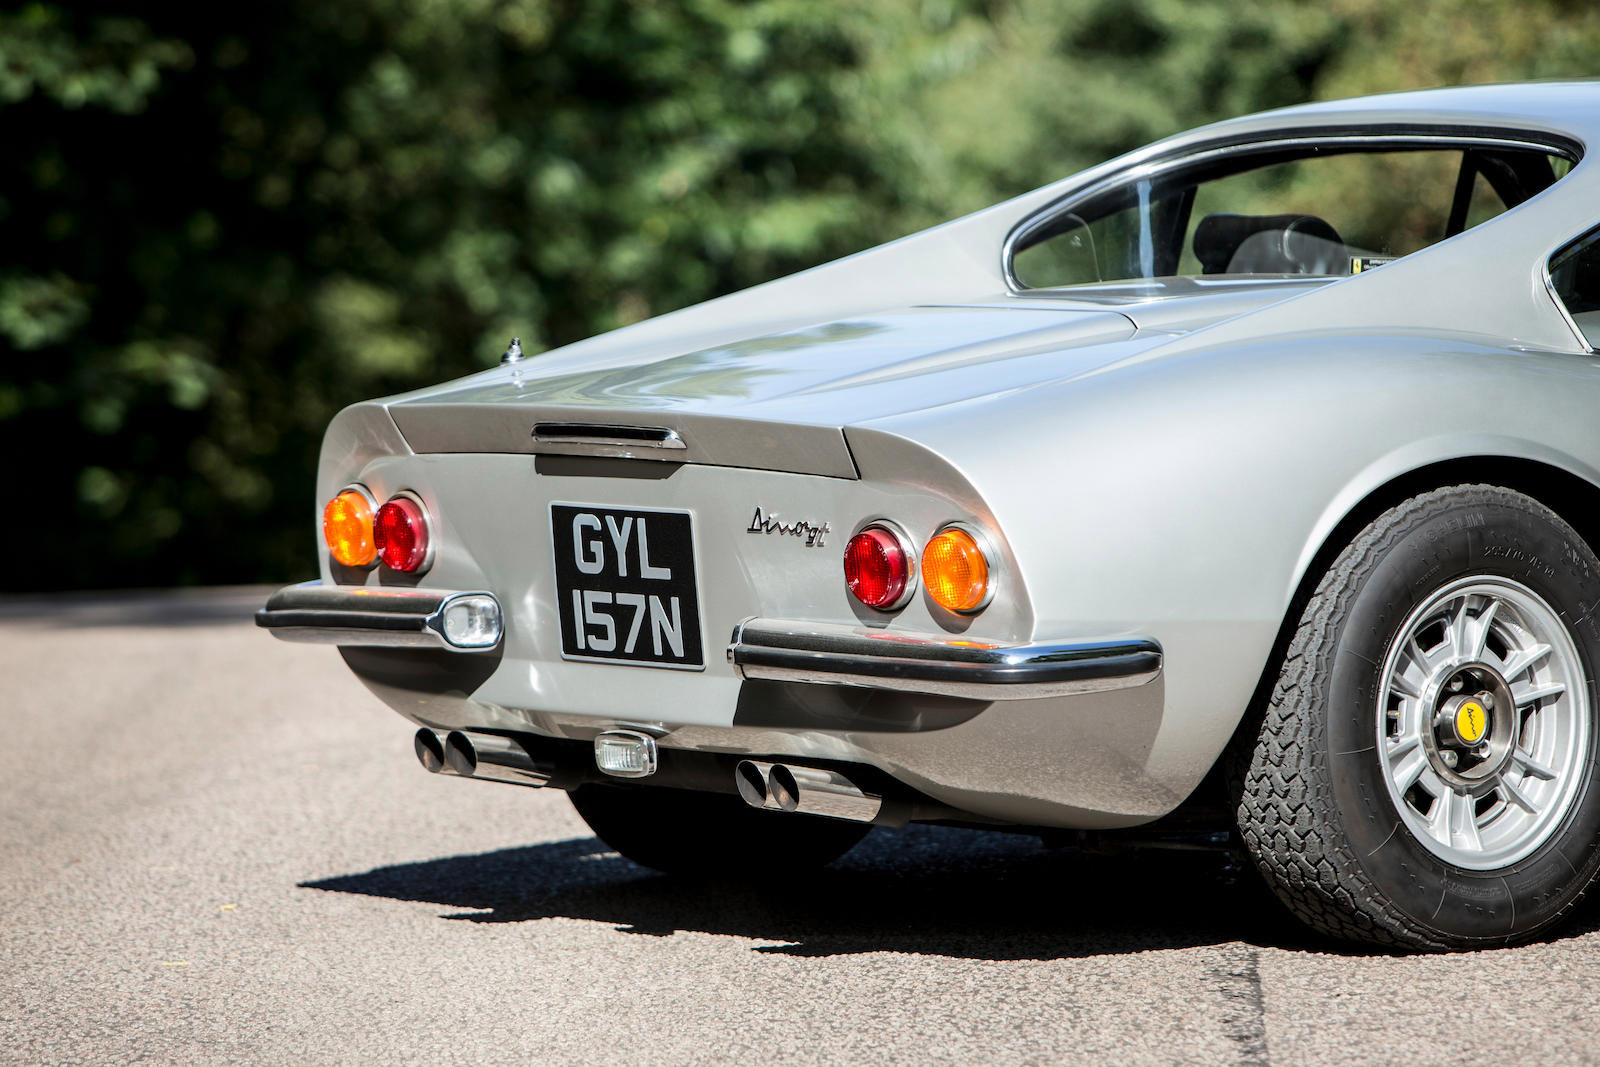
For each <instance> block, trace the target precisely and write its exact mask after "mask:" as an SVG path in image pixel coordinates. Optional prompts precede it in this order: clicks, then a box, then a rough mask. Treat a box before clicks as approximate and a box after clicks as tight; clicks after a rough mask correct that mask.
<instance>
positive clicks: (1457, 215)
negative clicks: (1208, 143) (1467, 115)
mask: <svg viewBox="0 0 1600 1067" xmlns="http://www.w3.org/2000/svg"><path fill="white" fill-rule="evenodd" d="M1566 169H1567V165H1566V161H1565V160H1563V159H1561V158H1560V157H1558V156H1556V155H1555V154H1553V153H1552V152H1546V151H1541V150H1538V149H1533V148H1521V147H1505V146H1499V145H1489V146H1480V145H1478V144H1472V143H1463V144H1462V145H1461V146H1459V147H1456V146H1450V145H1438V146H1436V145H1431V144H1430V145H1417V146H1412V147H1405V146H1398V147H1397V146H1391V145H1387V144H1384V145H1368V144H1362V143H1360V142H1354V141H1352V142H1340V141H1330V142H1329V143H1327V144H1320V145H1314V146H1309V147H1308V146H1305V145H1303V144H1295V145H1292V146H1289V147H1281V148H1274V147H1268V148H1263V149H1260V150H1254V151H1244V150H1241V151H1239V152H1238V153H1236V154H1226V155H1223V156H1222V157H1220V158H1215V157H1214V158H1209V159H1208V158H1202V159H1200V160H1198V161H1196V162H1194V163H1192V164H1183V165H1178V166H1175V167H1173V168H1172V169H1170V170H1166V171H1163V172H1160V173H1157V174H1156V175H1154V176H1152V177H1144V178H1140V179H1138V180H1135V181H1132V182H1130V183H1129V184H1127V185H1121V186H1114V187H1112V188H1110V189H1108V190H1106V191H1104V192H1100V193H1097V194H1095V195H1093V196H1090V197H1087V198H1085V199H1083V200H1081V201H1078V202H1077V203H1075V204H1072V205H1070V206H1068V207H1066V209H1065V210H1064V211H1063V212H1062V213H1061V214H1059V215H1056V216H1055V217H1053V218H1050V219H1047V220H1045V221H1044V222H1043V223H1041V224H1037V225H1034V226H1032V227H1031V228H1030V229H1028V230H1026V231H1025V232H1024V233H1023V234H1022V235H1021V237H1019V238H1018V240H1017V241H1016V243H1015V245H1014V247H1013V248H1012V258H1011V269H1012V274H1013V277H1014V278H1015V279H1016V281H1017V283H1018V284H1019V285H1020V286H1021V287H1022V288H1025V289H1053V288H1062V287H1070V286H1074V285H1093V284H1103V283H1128V282H1149V281H1157V280H1160V279H1165V278H1174V277H1185V276H1189V277H1194V276H1204V275H1217V276H1221V277H1222V278H1224V279H1228V278H1231V279H1248V278H1251V277H1267V278H1271V277H1284V276H1294V275H1304V276H1311V277H1323V278H1330V277H1340V276H1344V275H1350V274H1356V273H1360V272H1362V271H1365V270H1369V269H1371V268H1372V267H1375V266H1380V265H1382V264H1384V263H1387V262H1389V261H1390V260H1392V259H1396V258H1398V257H1400V256H1405V255H1409V254H1411V253H1412V252H1416V251H1418V250H1420V249H1423V248H1427V247H1428V246H1429V245H1432V244H1435V243H1437V242H1439V241H1443V240H1445V239H1447V238H1450V237H1454V236H1455V235H1456V234H1459V233H1461V232H1462V231H1463V230H1466V229H1470V228H1471V227H1473V226H1475V225H1478V224H1479V223H1481V222H1485V221H1487V220H1489V219H1491V218H1494V217H1495V216H1496V215H1499V214H1501V213H1502V212H1504V211H1507V210H1509V209H1510V208H1513V207H1516V206H1517V205H1518V204H1520V203H1522V202H1523V201H1524V200H1526V199H1528V198H1529V197H1530V196H1533V195H1535V194H1537V193H1538V192H1540V191H1542V190H1543V189H1545V188H1548V187H1549V186H1550V185H1551V184H1552V183H1553V182H1555V181H1556V180H1557V179H1558V178H1560V177H1561V175H1562V174H1564V173H1565V172H1566Z"/></svg>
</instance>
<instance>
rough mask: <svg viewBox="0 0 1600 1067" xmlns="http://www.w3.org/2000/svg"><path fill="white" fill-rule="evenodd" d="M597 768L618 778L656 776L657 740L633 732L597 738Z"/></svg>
mask: <svg viewBox="0 0 1600 1067" xmlns="http://www.w3.org/2000/svg"><path fill="white" fill-rule="evenodd" d="M594 765H595V766H596V767H599V768H600V769H601V770H602V771H604V772H605V773H607V774H609V775H612V776H614V777H617V778H646V777H648V776H650V775H652V774H654V773H656V739H655V738H653V737H651V736H650V735H649V734H641V733H635V732H634V731H632V730H608V731H606V732H605V733H603V734H600V735H599V736H597V737H596V738H595V739H594Z"/></svg>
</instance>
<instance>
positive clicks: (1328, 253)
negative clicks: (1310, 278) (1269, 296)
mask: <svg viewBox="0 0 1600 1067" xmlns="http://www.w3.org/2000/svg"><path fill="white" fill-rule="evenodd" d="M1258 234H1260V235H1262V236H1260V237H1257V235H1258ZM1252 238H1255V239H1254V240H1252ZM1246 242H1248V244H1249V247H1248V248H1245V245H1246ZM1241 249H1244V250H1245V252H1246V253H1247V255H1246V256H1245V257H1242V258H1244V259H1247V260H1248V262H1241V263H1235V262H1234V260H1235V257H1238V256H1239V253H1240V250H1241ZM1343 253H1344V245H1343V243H1342V242H1341V241H1340V240H1339V232H1338V231H1337V230H1335V229H1334V228H1333V227H1332V226H1330V225H1328V224H1327V223H1326V222H1324V221H1323V220H1322V219H1319V218H1317V217H1316V216H1315V215H1226V214H1217V215H1207V216H1206V217H1205V218H1203V219H1201V220H1200V224H1199V225H1198V226H1196V227H1195V228H1194V255H1195V258H1196V259H1198V260H1199V261H1200V269H1201V271H1202V272H1204V273H1206V274H1223V273H1233V274H1331V273H1340V274H1342V273H1344V270H1343V269H1339V268H1340V266H1341V265H1340V264H1338V263H1337V260H1338V258H1339V257H1340V256H1341V255H1343Z"/></svg>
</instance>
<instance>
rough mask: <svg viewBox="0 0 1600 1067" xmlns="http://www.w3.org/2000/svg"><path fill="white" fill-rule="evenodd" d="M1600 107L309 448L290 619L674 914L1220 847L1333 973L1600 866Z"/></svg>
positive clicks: (1081, 191)
mask: <svg viewBox="0 0 1600 1067" xmlns="http://www.w3.org/2000/svg"><path fill="white" fill-rule="evenodd" d="M1594 139H1600V83H1592V84H1589V83H1571V84H1539V85H1525V86H1502V87H1481V88H1470V89H1453V90H1439V91H1432V92H1421V93H1410V94H1401V95H1393V96H1384V97H1378V98H1373V99H1364V100H1354V101H1342V102H1337V103H1326V104H1316V105H1310V106H1305V107H1296V108H1291V109H1287V110H1283V111H1274V112H1270V113H1267V114H1262V115H1255V116H1251V117H1248V118H1243V119H1238V120H1234V121H1230V122H1224V123H1220V124H1217V125H1213V126H1207V127H1203V128H1201V129H1198V130H1193V131H1191V132H1188V133H1184V134H1181V135H1179V136H1177V137H1173V138H1170V139H1168V140H1165V141H1162V142H1160V143H1157V144H1154V145H1151V146H1149V147H1147V148H1143V149H1140V150H1139V151H1136V152H1134V153H1132V154H1130V155H1127V156H1124V157H1122V158H1119V159H1115V160H1112V161H1111V162H1109V163H1106V164H1103V165H1101V166H1099V167H1095V168H1094V169H1092V170H1089V171H1086V172H1084V173H1082V174H1078V175H1075V176H1073V177H1070V178H1066V179H1064V180H1062V181H1060V182H1057V183H1056V184H1053V185H1049V186H1046V187H1045V188H1042V189H1038V190H1035V191H1034V192H1031V193H1028V194H1026V195H1023V196H1020V197H1018V198H1016V199H1014V200H1010V201H1007V202H1005V203H1003V204H999V205H997V206H995V207H991V208H988V209H986V210H983V211H979V212H977V213H976V214H973V215H969V216H967V217H965V218H961V219H957V220H955V221H953V222H950V223H946V224H944V225H942V226H937V227H935V228H933V229H930V230H927V231H925V232H922V233H918V234H914V235H912V236H910V237H907V238H905V239H903V240H899V241H895V242H893V243H891V244H888V245H884V246H882V247H879V248H874V249H871V250H869V251H866V252H863V253H861V254H859V255H855V256H851V257H849V258H847V259H844V260H840V261H838V262H835V263H829V264H827V265H824V266H821V267H817V268H816V269H814V270H809V271H806V272H804V273H801V274H798V275H795V276H793V277H789V278H784V279H781V280H779V281H775V282H772V283H770V284H767V285H762V286H758V287H756V288H754V289H750V290H747V291H745V292H741V293H736V294H733V295H731V296H726V297H723V298H721V299H717V300H712V301H710V302H708V303H705V304H701V305H699V306H696V307H691V308H688V309H686V310H682V311H678V312H674V313H672V314H669V315H663V316H661V317H659V318H656V319H652V320H650V321H647V322H643V323H640V324H638V325H635V326H631V327H628V328H626V329H621V330H617V331H616V332H614V333H609V334H606V335H604V336H600V337H595V338H592V339H590V340H587V341H583V342H581V343H578V344H574V345H569V346H568V347H566V348H563V349H559V350H557V351H554V352H550V353H547V354H544V355H540V356H538V357H537V358H528V359H524V358H523V356H522V352H521V349H520V347H519V345H518V344H517V343H515V342H513V343H512V345H511V346H510V348H509V350H508V351H507V352H506V353H505V355H504V357H503V358H502V362H501V365H500V366H498V367H496V368H495V369H493V370H490V371H485V372H483V373H481V374H476V375H473V376H472V377H469V378H465V379H462V380H460V381H455V382H450V383H447V384H444V385H440V386H437V387H434V388H430V389H424V390H421V391H419V392H414V393H408V394H405V395H402V396H395V397H389V398H387V399H383V400H374V401H370V402H367V403H362V404H357V405H355V406H353V407H350V408H347V409H346V410H344V411H343V412H341V413H340V414H339V415H338V416H337V417H336V418H335V419H334V421H333V423H332V425H331V426H330V427H329V429H328V433H327V438H326V440H325V442H324V444H323V449H322V459H321V469H320V472H319V475H318V487H317V492H318V499H319V501H322V502H325V506H324V507H323V509H322V511H321V515H320V519H319V521H320V522H321V533H322V537H323V542H324V544H325V549H324V550H323V552H322V567H321V570H322V574H321V578H320V580H318V581H313V582H309V583H307V584H304V585H297V586H293V587H290V588H288V589H284V590H282V591H281V592H279V593H277V594H276V595H274V596H273V597H272V598H271V600H270V601H269V603H268V604H267V606H266V607H265V608H264V609H263V610H262V611H261V613H260V614H259V616H258V620H257V621H258V622H259V623H260V624H261V625H262V626H265V627H268V628H270V629H271V630H272V631H273V632H274V633H275V634H276V635H277V636H279V637H283V638H286V639H289V640H298V641H313V642H325V643H330V644H334V645H337V646H339V648H340V651H341V654H342V655H343V657H344V659H345V661H346V662H347V663H348V664H349V666H350V668H351V669H352V670H353V671H355V673H356V674H357V675H358V676H359V677H360V678H361V680H362V681H363V682H365V683H366V685H367V686H368V687H369V688H370V689H371V690H372V691H373V692H374V693H375V694H377V695H378V697H379V698H380V699H382V700H383V701H384V702H385V703H387V704H388V705H389V706H390V707H392V708H394V709H395V710H396V711H398V712H399V713H400V714H402V715H404V716H405V717H406V718H408V719H410V720H412V722H413V723H415V724H416V725H417V726H419V727H420V729H418V731H417V733H416V750H417V755H418V756H419V758H420V759H421V762H422V763H423V765H424V766H425V767H426V768H427V769H428V770H430V771H434V772H436V773H439V774H447V775H458V776H461V777H467V778H484V779H493V780H497V781H502V782H512V783H516V784H520V785H524V786H545V787H555V788H560V789H564V790H567V791H569V792H570V795H571V798H572V802H573V804H574V805H576V807H577V810H578V811H579V813H580V814H581V815H582V816H583V817H584V819H585V820H587V821H588V823H589V825H590V826H591V827H593V829H594V831H595V833H596V834H598V835H599V836H600V837H601V838H602V839H603V840H604V841H605V842H607V843H608V844H609V845H610V846H612V847H613V848H615V849H616V850H617V851H618V852H620V853H622V854H623V855H625V856H628V857H630V858H632V859H634V860H637V861H638V862H640V863H643V864H646V865H649V866H652V867H656V868H659V869H662V870H667V871H676V872H683V871H696V872H715V871H717V870H719V869H720V870H723V871H725V872H738V873H742V874H751V873H759V872H764V871H772V870H774V869H785V868H786V869H791V870H792V869H794V868H797V867H804V866H806V865H817V864H823V863H826V862H828V861H830V860H831V859H833V858H835V857H837V856H839V855H840V854H842V853H843V852H844V851H845V850H846V849H848V848H850V847H851V846H852V845H853V844H854V843H855V842H857V841H858V840H860V839H861V837H862V836H863V835H864V834H866V833H867V832H868V831H869V830H870V829H871V827H872V826H873V824H875V823H887V824H902V823H905V822H907V821H937V822H943V823H956V824H962V825H968V826H983V827H995V828H1002V827H1010V828H1022V829H1027V830H1029V831H1031V832H1037V833H1041V834H1043V835H1045V836H1047V837H1048V836H1052V835H1053V836H1059V837H1066V838H1069V839H1076V838H1077V837H1079V835H1082V836H1085V837H1087V836H1089V835H1097V836H1098V835H1107V834H1116V833H1121V834H1126V835H1135V836H1138V837H1139V838H1141V839H1142V840H1145V841H1158V840H1172V839H1177V838H1181V837H1182V835H1185V834H1190V833H1193V832H1196V831H1206V830H1210V831H1213V832H1212V833H1211V835H1210V838H1209V839H1213V840H1215V839H1219V838H1220V835H1219V834H1217V833H1215V831H1217V830H1218V829H1229V828H1236V830H1237V835H1236V836H1235V837H1233V838H1232V840H1233V841H1235V842H1236V843H1237V845H1238V847H1240V848H1241V849H1243V850H1245V851H1247V852H1248V854H1249V855H1250V856H1251V857H1252V859H1253V860H1254V863H1255V864H1256V866H1257V867H1259V869H1260V871H1261V873H1262V874H1263V875H1264V877H1265V878H1266V880H1267V882H1268V883H1269V884H1270V885H1271V887H1272V888H1273V889H1274V890H1275V891H1276V893H1277V894H1278V895H1279V896H1280V897H1281V898H1282V899H1283V900H1284V901H1285V902H1286V903H1287V905H1288V906H1289V907H1290V908H1291V909H1292V910H1293V911H1294V912H1295V914H1297V915H1298V916H1300V917H1301V918H1302V919H1304V920H1305V921H1306V922H1308V923H1309V924H1311V925H1312V926H1313V927H1315V928H1317V929H1318V930H1320V931H1323V932H1325V933H1327V934H1331V935H1334V936H1338V937H1344V938H1353V939H1358V940H1365V941H1371V942H1378V943H1383V944H1391V945H1402V946H1411V947H1418V948H1433V949H1443V948H1467V947H1474V946H1488V945H1500V944H1505V943H1508V942H1514V941H1518V940H1522V939H1526V938H1529V937H1532V936H1534V935H1536V934H1538V933H1540V932H1541V931H1545V930H1547V929H1548V928H1549V927H1550V926H1551V925H1552V924H1554V923H1556V922H1558V921H1559V920H1560V919H1562V918H1563V916H1565V915H1567V914H1568V913H1569V912H1570V911H1571V910H1572V909H1573V908H1574V906H1575V905H1576V903H1577V902H1578V900H1579V898H1580V897H1581V896H1582V895H1583V893H1584V891H1585V889H1586V888H1587V887H1588V885H1589V884H1590V882H1591V881H1592V880H1593V879H1594V877H1595V874H1596V870H1597V868H1600V767H1597V764H1600V723H1597V721H1596V715H1597V712H1600V693H1597V691H1596V686H1595V678H1596V670H1597V666H1600V613H1597V609H1600V560H1597V559H1596V555H1595V550H1594V546H1595V545H1597V544H1600V540H1597V539H1600V429H1597V428H1596V412H1600V362H1597V360H1596V359H1595V355H1594V351H1593V349H1594V347H1595V346H1596V344H1597V343H1600V241H1597V235H1600V228H1597V224H1600V211H1597V209H1596V207H1595V205H1596V204H1597V203H1600V162H1595V163H1586V162H1584V160H1585V158H1587V157H1586V153H1585V146H1586V145H1587V143H1588V142H1589V141H1590V140H1594Z"/></svg>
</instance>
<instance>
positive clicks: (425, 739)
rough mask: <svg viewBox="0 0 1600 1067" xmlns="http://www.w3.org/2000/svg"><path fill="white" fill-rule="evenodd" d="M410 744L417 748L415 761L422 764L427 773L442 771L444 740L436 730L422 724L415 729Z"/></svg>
mask: <svg viewBox="0 0 1600 1067" xmlns="http://www.w3.org/2000/svg"><path fill="white" fill-rule="evenodd" d="M411 744H412V747H414V748H415V749H416V750H417V762H418V763H421V764H422V766H423V769H425V770H426V771H427V772H428V773H429V774H442V773H444V769H445V762H444V742H443V741H442V740H440V739H439V735H438V733H437V732H436V731H433V730H430V729H428V728H427V727H426V726H424V727H423V728H422V729H420V730H418V731H417V736H416V737H415V738H413V739H412V742H411Z"/></svg>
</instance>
